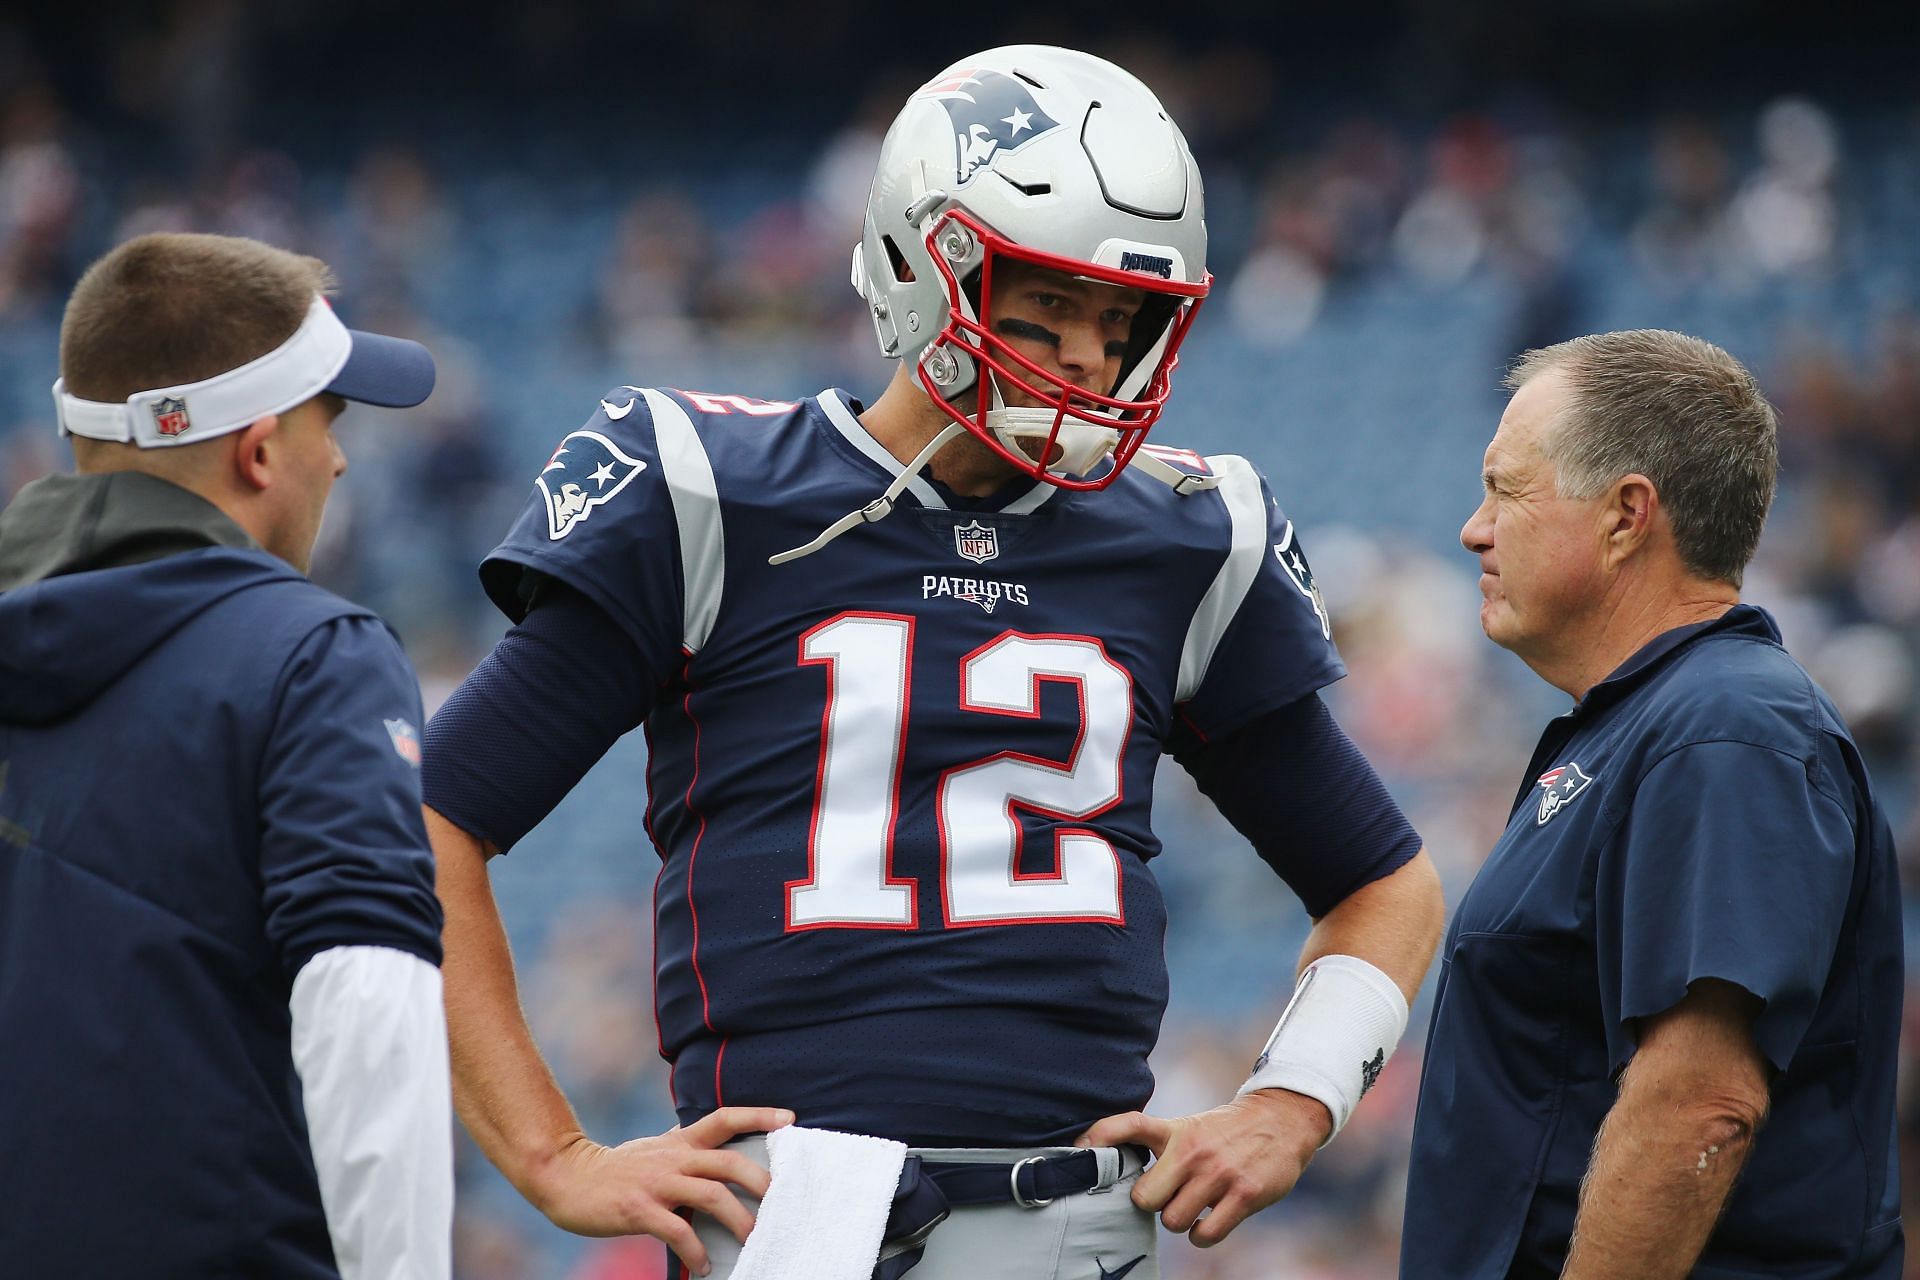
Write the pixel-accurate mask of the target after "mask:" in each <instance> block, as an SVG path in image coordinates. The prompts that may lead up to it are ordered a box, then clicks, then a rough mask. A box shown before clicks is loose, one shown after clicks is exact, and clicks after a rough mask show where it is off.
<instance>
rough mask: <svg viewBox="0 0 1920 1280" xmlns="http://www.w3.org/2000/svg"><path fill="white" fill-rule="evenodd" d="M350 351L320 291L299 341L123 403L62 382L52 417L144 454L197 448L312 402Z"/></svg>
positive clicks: (72, 429)
mask: <svg viewBox="0 0 1920 1280" xmlns="http://www.w3.org/2000/svg"><path fill="white" fill-rule="evenodd" d="M352 354H353V335H352V333H351V332H350V331H349V330H348V329H347V327H346V326H345V325H344V324H341V323H340V320H339V317H337V316H335V315H334V314H333V308H332V307H330V306H328V305H327V300H326V299H325V298H322V297H320V296H319V295H318V294H316V295H315V296H314V299H313V305H312V306H311V307H309V308H307V318H306V319H305V320H303V321H301V322H300V327H299V328H298V329H296V330H294V332H293V336H292V337H291V338H288V339H287V340H286V341H285V342H283V343H281V344H280V345H279V346H277V347H275V348H274V349H273V350H271V351H269V352H267V353H266V354H265V355H263V356H261V357H260V358H258V359H257V360H250V361H248V362H247V363H246V364H243V365H241V366H240V367H239V368H237V369H229V370H227V372H225V373H220V374H215V375H214V376H213V377H211V378H204V379H202V380H201V381H199V382H188V383H183V384H181V385H180V386H174V387H160V388H157V389H155V390H152V391H136V392H135V393H134V394H132V395H130V396H128V397H127V400H126V403H125V404H111V403H107V402H104V401H99V400H82V399H80V398H79V397H78V396H74V395H69V394H68V393H67V385H66V380H65V379H64V378H62V379H60V380H58V381H56V382H55V383H54V384H53V406H54V418H55V421H57V422H58V423H59V424H60V434H61V435H63V436H65V435H75V436H85V437H87V438H88V439H90V440H113V441H119V442H121V443H126V442H129V441H130V442H132V443H134V444H137V445H139V446H140V447H141V448H142V449H155V448H163V447H166V446H169V445H177V444H194V443H196V442H198V441H201V440H210V439H212V438H213V437H215V436H222V435H226V434H227V433H228V432H231V431H238V430H240V429H241V428H242V427H245V426H247V425H249V424H250V423H254V422H258V421H259V420H260V419H262V418H264V417H267V416H268V415H269V414H275V413H282V412H284V411H286V410H288V409H291V408H293V407H294V406H295V405H298V404H302V403H304V402H306V401H308V400H311V399H312V398H313V397H314V396H317V395H319V394H320V393H321V392H322V391H325V390H326V389H327V387H328V385H329V384H330V383H332V382H333V380H334V378H335V377H336V376H337V375H338V374H339V373H340V371H341V370H342V369H343V368H345V366H346V363H347V359H348V357H349V356H351V355H352ZM428 385H429V386H431V385H432V384H431V381H429V383H428ZM422 398H424V397H422Z"/></svg>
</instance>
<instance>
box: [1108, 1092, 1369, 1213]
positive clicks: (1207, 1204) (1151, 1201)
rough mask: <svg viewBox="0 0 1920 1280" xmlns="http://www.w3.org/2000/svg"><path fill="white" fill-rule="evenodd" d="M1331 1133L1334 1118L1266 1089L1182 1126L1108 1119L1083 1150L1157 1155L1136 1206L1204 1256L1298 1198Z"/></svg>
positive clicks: (1137, 1186) (1141, 1117)
mask: <svg viewBox="0 0 1920 1280" xmlns="http://www.w3.org/2000/svg"><path fill="white" fill-rule="evenodd" d="M1332 1128H1333V1117H1332V1116H1331V1115H1329V1114H1328V1112H1327V1109H1326V1107H1325V1106H1323V1105H1321V1104H1320V1103H1318V1102H1316V1101H1314V1100H1313V1099H1312V1098H1308V1097H1304V1096H1302V1095H1300V1094H1297V1093H1290V1092H1288V1091H1287V1090H1284V1089H1260V1090H1256V1091H1255V1092H1253V1093H1246V1094H1242V1095H1240V1096H1239V1097H1237V1098H1235V1099H1234V1100H1233V1101H1232V1102H1229V1103H1227V1104H1226V1105H1224V1106H1219V1107H1215V1108H1214V1109H1213V1110H1211V1111H1203V1112H1201V1113H1200V1114H1199V1115H1193V1116H1183V1117H1181V1118H1179V1119H1176V1120H1163V1119H1160V1118H1159V1117H1158V1116H1149V1115H1145V1114H1143V1113H1141V1112H1138V1111H1130V1112H1127V1113H1126V1114H1124V1115H1117V1116H1108V1117H1107V1118H1106V1119H1104V1120H1100V1121H1098V1122H1096V1123H1095V1124H1094V1125H1093V1127H1092V1128H1090V1129H1088V1130H1087V1131H1086V1132H1085V1133H1083V1134H1081V1135H1080V1137H1079V1138H1078V1139H1077V1141H1076V1145H1079V1146H1083V1147H1111V1146H1118V1145H1120V1144H1122V1143H1138V1144H1140V1145H1143V1146H1145V1147H1147V1148H1149V1149H1150V1150H1152V1152H1153V1154H1154V1157H1155V1159H1154V1162H1153V1166H1152V1167H1151V1168H1149V1169H1148V1170H1147V1171H1146V1172H1145V1173H1144V1174H1142V1175H1140V1180H1139V1181H1138V1182H1136V1183H1134V1184H1133V1202H1134V1204H1136V1205H1138V1206H1139V1207H1140V1208H1142V1209H1145V1210H1146V1211H1147V1212H1148V1213H1158V1214H1159V1215H1160V1221H1161V1222H1162V1223H1163V1224H1164V1225H1165V1226H1166V1228H1167V1230H1169V1231H1180V1232H1187V1233H1188V1238H1189V1239H1191V1240H1192V1241H1193V1242H1194V1243H1195V1244H1197V1245H1200V1246H1201V1247H1202V1248H1205V1247H1207V1246H1209V1245H1216V1244H1219V1243H1220V1242H1221V1241H1222V1240H1224V1239H1226V1238H1227V1234H1228V1233H1229V1232H1231V1231H1232V1230H1233V1229H1234V1228H1235V1227H1237V1226H1239V1225H1240V1224H1241V1223H1242V1222H1244V1221H1245V1220H1246V1219H1247V1218H1248V1217H1249V1216H1251V1215H1252V1214H1255V1213H1258V1212H1259V1211H1260V1210H1262V1209H1264V1208H1266V1207H1267V1206H1268V1205H1270V1204H1272V1203H1274V1202H1275V1201H1277V1200H1279V1199H1280V1198H1282V1197H1283V1196H1285V1195H1286V1194H1287V1193H1288V1192H1289V1191H1292V1190H1293V1184H1294V1183H1295V1182H1297V1181H1299V1179H1300V1172H1301V1170H1303V1169H1305V1168H1306V1167H1307V1161H1309V1160H1311V1159H1312V1158H1313V1153H1314V1152H1315V1151H1316V1150H1318V1149H1319V1146H1320V1144H1321V1143H1322V1142H1324V1141H1325V1140H1326V1137H1327V1134H1328V1133H1329V1132H1330V1131H1331V1130H1332ZM1209 1209H1210V1210H1211V1212H1207V1211H1208V1210H1209ZM1203 1213H1205V1214H1206V1216H1205V1217H1202V1216H1201V1215H1202V1214H1203Z"/></svg>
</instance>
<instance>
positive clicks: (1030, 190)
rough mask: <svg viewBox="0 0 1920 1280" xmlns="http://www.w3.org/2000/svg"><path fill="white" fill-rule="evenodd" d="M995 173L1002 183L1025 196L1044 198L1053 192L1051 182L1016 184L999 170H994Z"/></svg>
mask: <svg viewBox="0 0 1920 1280" xmlns="http://www.w3.org/2000/svg"><path fill="white" fill-rule="evenodd" d="M993 172H994V173H995V174H997V175H998V176H999V177H1000V179H1001V181H1003V182H1005V183H1006V184H1007V185H1008V186H1010V187H1012V188H1013V189H1014V190H1015V191H1018V192H1019V193H1020V194H1021V195H1023V196H1044V195H1048V194H1050V193H1051V192H1052V191H1053V184H1052V183H1051V182H1015V181H1014V180H1013V179H1012V178H1009V177H1007V175H1006V174H1004V173H1001V172H1000V171H999V170H998V169H995V170H993Z"/></svg>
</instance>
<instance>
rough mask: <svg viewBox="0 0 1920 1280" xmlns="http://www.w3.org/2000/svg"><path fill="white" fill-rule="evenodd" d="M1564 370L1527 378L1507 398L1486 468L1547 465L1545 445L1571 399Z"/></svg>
mask: <svg viewBox="0 0 1920 1280" xmlns="http://www.w3.org/2000/svg"><path fill="white" fill-rule="evenodd" d="M1572 394H1573V391H1572V387H1571V385H1570V384H1569V383H1568V381H1567V375H1566V374H1565V372H1563V371H1562V370H1559V369H1547V370H1543V371H1542V372H1540V373H1538V374H1536V375H1534V376H1533V377H1532V378H1529V379H1528V380H1527V381H1526V383H1525V384H1523V385H1522V386H1521V388H1520V389H1519V390H1518V391H1516V392H1514V393H1513V398H1512V399H1511V400H1509V401H1507V407H1506V411H1505V412H1504V413H1502V414H1501V415H1500V424H1499V426H1498V427H1497V428H1495V430H1494V433H1493V440H1492V441H1491V442H1490V443H1489V444H1488V445H1487V451H1486V455H1485V465H1486V468H1487V470H1488V471H1498V472H1506V471H1533V470H1537V469H1539V468H1541V467H1544V466H1546V465H1547V462H1546V456H1545V448H1546V445H1547V442H1548V441H1549V440H1550V439H1551V438H1552V435H1553V431H1554V429H1555V428H1556V426H1557V425H1558V424H1559V422H1560V418H1561V415H1562V414H1563V413H1564V412H1565V410H1566V409H1567V408H1568V406H1569V404H1570V401H1571V398H1572Z"/></svg>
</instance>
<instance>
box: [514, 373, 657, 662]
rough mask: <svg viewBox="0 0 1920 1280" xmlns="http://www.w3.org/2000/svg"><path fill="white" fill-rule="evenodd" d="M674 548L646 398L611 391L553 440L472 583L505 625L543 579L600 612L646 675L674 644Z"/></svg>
mask: <svg viewBox="0 0 1920 1280" xmlns="http://www.w3.org/2000/svg"><path fill="white" fill-rule="evenodd" d="M680 545H681V539H680V529H679V527H678V522H677V519H676V512H675V501H674V494H673V492H672V489H671V487H670V485H669V470H668V468H667V467H665V466H663V465H662V459H661V445H660V438H659V434H658V432H657V431H656V428H655V424H654V416H653V412H652V409H651V404H650V401H649V398H648V396H647V394H646V393H644V392H641V391H638V390H636V389H634V388H632V387H619V388H616V389H614V390H613V391H609V392H608V393H607V394H606V396H605V397H604V398H602V399H601V401H600V404H599V408H598V409H597V410H596V411H595V413H594V414H593V416H592V417H591V418H589V419H587V422H586V424H585V425H584V426H582V427H580V428H579V429H578V430H576V431H572V432H569V433H568V434H567V435H565V436H563V437H561V439H560V441H559V443H558V444H557V445H556V446H555V448H554V450H553V453H552V455H551V456H550V457H549V458H548V459H547V461H546V464H545V465H544V466H543V467H542V468H541V470H540V473H539V474H538V475H537V476H535V477H534V482H533V489H532V492H530V493H529V494H528V495H527V501H526V503H525V505H524V506H522V508H521V510H520V515H519V518H518V519H516V520H515V521H514V523H513V527H512V528H511V529H509V530H508V531H507V536H506V538H505V539H504V540H503V541H502V542H501V543H500V545H499V546H498V547H496V548H494V550H493V552H492V553H491V554H490V555H488V556H487V558H486V561H485V563H483V564H482V565H481V566H480V581H481V584H482V585H483V586H484V587H485V588H486V591H487V595H488V597H489V598H490V599H491V600H492V601H493V602H494V604H495V605H497V606H498V607H499V608H500V610H501V611H502V612H503V613H505V614H506V615H507V617H509V618H511V619H512V620H513V621H514V622H519V621H520V620H521V619H522V618H524V617H525V616H526V613H527V609H528V607H529V605H530V604H531V603H532V600H533V597H534V594H535V593H536V591H537V590H538V587H539V584H540V582H541V581H542V580H543V579H548V578H551V579H555V580H558V581H560V582H563V583H565V584H566V585H567V586H569V587H572V588H573V589H574V590H576V591H578V592H580V593H581V594H582V595H584V596H586V597H587V598H588V599H589V600H591V601H593V603H595V604H596V605H598V606H600V608H601V609H603V610H605V611H606V614H607V616H608V617H610V618H612V619H613V620H614V621H615V622H616V623H617V624H618V625H619V626H620V628H621V630H623V631H625V632H626V633H627V634H628V635H629V636H630V637H632V639H633V642H634V644H635V645H636V646H637V647H638V648H639V649H640V651H641V653H642V654H644V655H645V656H646V658H647V660H648V662H649V664H650V665H651V666H652V668H653V669H654V670H655V671H663V672H664V671H671V670H674V669H675V668H677V667H678V665H679V659H680V655H681V645H682V639H683V635H684V627H683V601H684V599H685V592H684V584H683V581H682V576H683V575H682V569H681V556H680Z"/></svg>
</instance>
